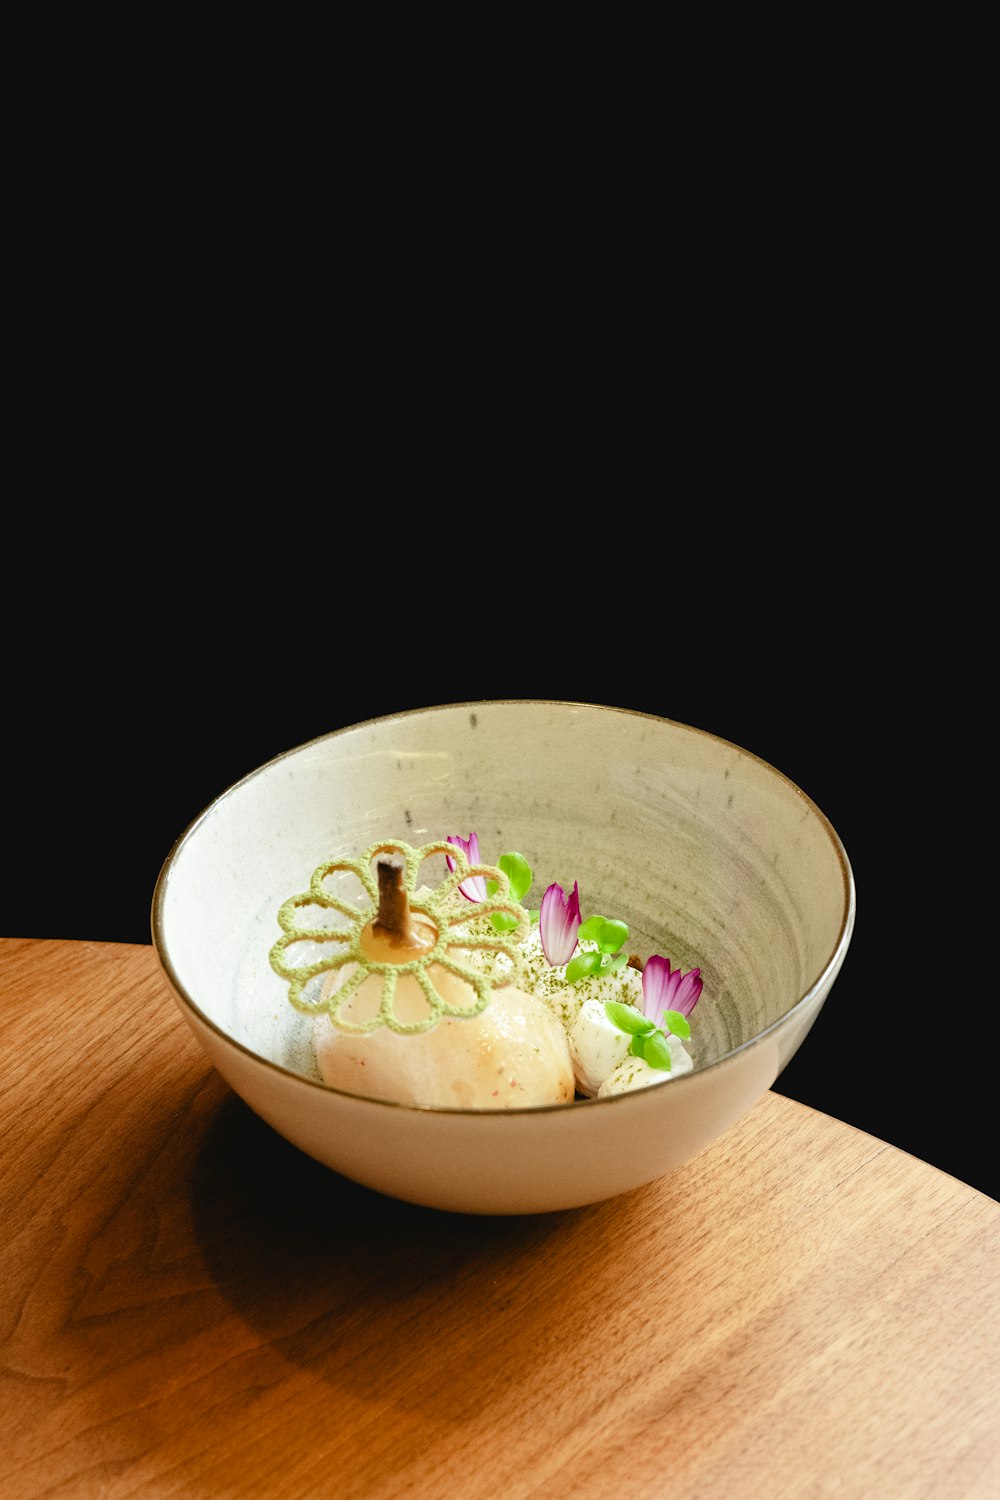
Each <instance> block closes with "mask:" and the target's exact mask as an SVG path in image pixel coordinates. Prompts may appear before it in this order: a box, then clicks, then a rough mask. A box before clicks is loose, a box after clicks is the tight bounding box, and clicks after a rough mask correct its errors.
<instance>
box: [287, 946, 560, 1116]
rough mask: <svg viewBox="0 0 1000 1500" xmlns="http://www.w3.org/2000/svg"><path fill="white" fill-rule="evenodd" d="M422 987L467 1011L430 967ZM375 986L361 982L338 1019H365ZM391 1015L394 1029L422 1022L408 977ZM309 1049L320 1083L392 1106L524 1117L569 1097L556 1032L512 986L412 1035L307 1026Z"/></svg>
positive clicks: (466, 990)
mask: <svg viewBox="0 0 1000 1500" xmlns="http://www.w3.org/2000/svg"><path fill="white" fill-rule="evenodd" d="M352 967H353V966H348V965H345V966H344V967H343V968H342V969H339V970H335V971H334V973H333V974H331V976H330V978H329V979H328V981H327V985H326V987H325V994H327V995H329V994H331V993H332V992H333V991H334V990H335V989H337V988H339V987H340V985H341V984H342V983H343V982H344V980H345V979H346V978H347V976H348V973H349V972H350V971H351V968H352ZM429 977H430V978H431V979H432V981H433V983H434V985H435V988H436V989H437V990H438V992H439V993H440V994H442V995H443V997H444V998H445V999H446V1000H447V1001H448V1003H449V1005H453V1006H459V1007H462V1008H471V1007H472V1006H473V1004H474V1001H475V993H474V991H473V990H472V987H471V986H470V985H468V984H466V983H465V982H464V981H463V980H461V979H459V978H457V977H456V976H455V975H454V974H451V973H450V972H449V971H447V970H445V969H442V968H440V966H438V965H431V967H430V970H429ZM381 986H382V979H381V976H380V975H378V974H373V975H371V976H370V977H369V978H368V979H366V980H364V982H363V983H362V984H361V985H360V986H359V987H358V989H357V991H356V992H355V994H354V995H353V996H352V997H351V1000H350V1001H349V1002H348V1005H347V1006H345V1008H344V1009H345V1019H347V1020H355V1021H356V1020H359V1019H363V1018H364V1017H365V1016H366V1015H371V1014H373V1013H374V1009H376V1008H377V1006H378V1001H379V996H380V994H381ZM394 1006H395V1010H396V1013H397V1015H398V1016H399V1018H400V1020H402V1021H408V1020H416V1019H419V1018H420V1017H422V1016H424V1015H426V1013H427V1002H426V1000H425V999H424V995H423V991H422V990H421V989H420V986H419V984H418V983H417V981H416V980H415V979H413V978H412V977H411V976H410V975H401V976H400V977H399V979H398V980H397V983H396V992H395V997H394ZM313 1044H314V1048H315V1053H316V1062H317V1065H318V1068H319V1072H320V1077H321V1078H322V1079H323V1082H324V1083H326V1084H329V1085H330V1086H331V1087H332V1088H338V1089H343V1090H345V1091H346V1092H348V1093H352V1094H365V1095H368V1096H369V1097H372V1098H377V1099H390V1100H394V1101H395V1102H396V1103H399V1104H414V1105H425V1106H431V1107H436V1108H454V1109H524V1108H528V1107H530V1106H532V1105H539V1104H566V1103H569V1102H570V1101H571V1100H572V1099H573V1097H574V1078H573V1064H572V1061H571V1059H570V1053H569V1044H568V1042H567V1040H566V1034H565V1032H564V1030H563V1028H562V1026H561V1025H560V1023H559V1021H558V1020H557V1019H556V1017H555V1016H553V1015H552V1013H551V1011H549V1010H548V1008H547V1007H546V1006H545V1005H544V1004H543V1003H542V1001H540V1000H538V999H536V997H535V996H534V995H530V994H527V993H526V992H525V991H524V990H520V989H517V988H516V987H515V986H513V985H507V986H505V987H503V988H502V989H494V990H493V992H492V994H491V997H490V1003H489V1005H488V1006H487V1007H486V1009H485V1010H483V1011H481V1012H480V1014H479V1015H472V1016H469V1017H464V1016H463V1017H457V1018H451V1017H446V1018H445V1019H443V1020H441V1021H439V1022H438V1023H437V1025H436V1026H434V1027H433V1028H432V1029H431V1030H429V1031H423V1032H419V1033H417V1034H415V1035H400V1034H399V1033H398V1032H395V1031H391V1030H389V1028H388V1027H385V1026H382V1027H379V1028H378V1030H375V1031H369V1032H364V1033H353V1032H345V1031H341V1030H339V1029H338V1028H337V1027H336V1026H334V1025H333V1023H332V1021H331V1020H330V1018H329V1016H327V1015H326V1014H321V1015H319V1016H317V1018H316V1020H315V1022H314V1030H313Z"/></svg>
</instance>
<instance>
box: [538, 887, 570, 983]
mask: <svg viewBox="0 0 1000 1500" xmlns="http://www.w3.org/2000/svg"><path fill="white" fill-rule="evenodd" d="M579 927H580V891H579V886H578V884H577V882H576V881H575V880H574V882H573V894H572V895H571V896H569V897H567V895H566V892H565V891H564V890H563V888H562V886H561V885H555V884H553V885H550V886H549V888H548V890H547V891H546V892H545V895H544V896H543V897H542V904H541V906H540V908H539V912H538V931H539V935H540V937H541V939H542V952H543V953H544V954H545V957H546V959H547V960H548V962H549V963H550V964H551V965H552V967H553V968H554V967H555V965H556V964H568V963H569V961H570V959H571V958H572V957H573V954H574V953H575V952H576V934H577V932H578V930H579Z"/></svg>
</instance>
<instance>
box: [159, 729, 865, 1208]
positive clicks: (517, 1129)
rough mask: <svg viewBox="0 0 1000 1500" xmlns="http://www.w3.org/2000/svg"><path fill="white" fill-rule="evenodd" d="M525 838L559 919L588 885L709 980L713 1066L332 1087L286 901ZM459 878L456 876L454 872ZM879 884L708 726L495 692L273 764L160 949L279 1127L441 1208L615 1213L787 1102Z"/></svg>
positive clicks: (588, 904) (226, 817)
mask: <svg viewBox="0 0 1000 1500" xmlns="http://www.w3.org/2000/svg"><path fill="white" fill-rule="evenodd" d="M472 830H475V831H476V832H477V833H478V835H479V842H480V848H481V850H482V853H483V858H484V859H487V860H489V859H496V858H497V857H499V855H500V854H501V853H502V852H503V851H504V850H507V849H519V850H520V851H521V852H522V853H523V854H524V855H525V856H526V857H527V859H528V860H529V863H530V864H531V866H532V869H533V870H534V872H535V876H536V886H535V887H533V889H532V891H531V892H530V893H529V897H528V901H529V904H532V905H537V904H538V900H539V898H540V896H541V892H542V890H543V889H544V887H545V885H547V884H548V883H549V882H550V881H553V880H556V881H559V882H560V883H561V884H562V885H563V886H564V887H566V888H569V887H571V885H572V882H573V881H574V880H576V881H578V882H579V886H580V894H581V901H582V905H583V908H584V911H585V913H587V912H592V911H600V912H603V913H605V914H606V915H613V916H616V917H622V918H624V920H625V921H627V922H628V923H629V926H630V929H631V932H630V936H629V941H628V945H627V946H628V948H629V950H630V951H632V952H638V953H640V954H642V956H643V957H647V956H648V955H649V954H650V953H654V952H655V953H661V954H664V955H666V956H668V957H670V958H671V960H672V961H673V962H674V963H680V964H682V965H683V967H685V968H690V967H693V966H695V965H698V966H700V967H701V970H702V975H703V978H704V984H705V988H704V993H703V996H702V999H701V1001H700V1003H699V1005H698V1008H697V1011H696V1013H695V1017H694V1018H693V1019H694V1021H695V1022H696V1024H695V1027H694V1038H693V1041H692V1044H691V1045H690V1047H689V1050H691V1051H692V1053H693V1055H694V1056H695V1069H694V1071H693V1072H692V1073H690V1074H688V1075H686V1076H684V1077H679V1078H676V1079H674V1080H671V1081H669V1082H667V1083H664V1084H662V1085H659V1086H657V1087H654V1088H649V1089H644V1090H641V1091H638V1092H635V1093H631V1094H625V1095H621V1096H618V1097H614V1098H609V1099H602V1100H597V1099H594V1100H588V1101H585V1102H577V1103H573V1104H567V1105H561V1106H550V1107H546V1108H541V1109H532V1110H513V1111H480V1112H474V1111H462V1110H431V1109H415V1108H409V1107H406V1106H401V1105H396V1104H388V1103H385V1102H381V1101H376V1100H370V1099H363V1098H358V1097H356V1096H352V1095H348V1094H343V1093H339V1092H337V1091H335V1090H332V1089H329V1088H326V1087H325V1086H324V1085H323V1084H322V1083H320V1082H319V1080H318V1077H317V1075H316V1073H315V1069H314V1064H313V1061H312V1057H311V1050H310V1039H309V1037H310V1023H309V1022H308V1020H306V1019H305V1018H303V1017H302V1016H300V1015H299V1014H298V1013H297V1012H296V1011H294V1010H293V1009H292V1008H291V1007H290V1006H289V1004H288V1001H287V986H286V985H285V983H284V982H283V981H282V980H281V979H280V978H279V977H278V976H277V975H276V974H275V973H274V971H273V970H272V968H271V966H270V963H269V958H268V954H269V951H270V947H271V945H272V943H273V942H274V941H275V939H276V937H277V936H278V927H277V920H276V913H277V910H278V907H279V906H280V904H281V902H282V901H283V900H284V899H285V898H286V897H287V896H289V895H291V894H293V893H294V892H296V891H301V890H304V889H306V888H307V886H308V882H309V877H310V875H311V874H312V871H313V869H314V868H315V867H316V866H318V865H319V864H321V863H322V862H323V861H324V860H329V859H332V858H335V857H339V856H342V855H347V856H352V857H353V856H355V855H356V854H358V853H359V852H360V851H361V850H362V849H364V848H366V847H368V846H369V845H371V844H373V843H374V842H376V841H377V840H378V839H381V838H401V839H403V840H405V841H406V842H408V843H410V844H413V845H420V844H423V843H428V842H430V841H432V840H434V839H438V838H442V837H445V836H446V835H447V834H449V833H460V834H462V835H463V836H465V837H467V836H468V834H469V833H470V832H471V831H472ZM442 869H443V864H442ZM854 912H855V891H854V880H853V876H852V872H851V868H850V864H849V861H848V858H847V855H846V853H845V851H844V849H843V846H842V844H841V842H840V839H839V838H838V836H837V834H836V832H835V831H834V829H833V828H832V827H831V826H830V823H829V822H828V820H827V819H826V817H825V816H824V815H823V813H822V812H821V811H820V809H818V808H817V807H816V806H815V804H814V803H813V802H812V801H811V800H810V799H809V798H808V797H807V796H806V795H805V794H804V793H803V792H802V791H801V790H800V789H799V788H798V787H796V786H795V785H794V784H793V783H792V782H790V781H789V780H788V779H787V778H786V777H785V776H783V775H782V774H781V772H780V771H778V770H776V769H775V768H774V767H772V766H769V765H767V764H766V763H764V762H762V761H761V760H759V759H758V758H757V757H756V756H754V755H752V754H750V753H749V752H747V751H745V750H743V749H741V748H739V747H738V746H737V745H734V744H731V743H729V742H728V741H724V740H721V739H719V738H718V737H716V736H714V735H712V734H708V733H706V732H704V731H701V730H699V729H696V728H692V727H690V726H688V725H684V724H679V723H676V722H674V721H671V720H668V719H662V718H657V717H654V716H651V715H647V714H642V713H638V712H633V711H629V710H623V709H617V708H612V707H605V706H601V705H595V704H581V703H568V702H548V701H534V700H520V701H518V700H515V701H489V702H479V703H468V704H452V705H443V706H440V707H434V708H428V709H417V710H413V711H410V712H406V713H402V714H399V715H394V716H392V717H386V718H381V719H375V720H371V721H368V722H365V723H362V724H358V725H354V726H351V727H349V728H346V729H342V730H338V731H336V732H334V733H332V734H330V735H327V736H324V737H322V738H320V739H317V740H314V741H311V742H310V743H308V744H306V745H302V746H299V747H297V748H295V749H293V750H290V751H288V752H287V753H286V754H284V755H281V756H279V757H278V758H276V759H275V760H273V761H270V762H269V763H268V764H266V765H264V766H262V767H260V768H259V769H258V770H255V771H253V772H252V773H251V774H249V775H248V776H246V777H245V778H244V779H243V780H241V781H240V782H238V783H237V784H236V785H235V786H233V787H231V788H229V789H228V790H227V791H225V792H223V793H222V794H221V795H220V796H219V797H218V798H217V799H216V801H215V802H213V803H212V805H211V806H210V807H209V808H207V809H206V810H205V812H204V813H203V814H202V815H201V817H199V818H198V819H196V820H195V822H194V823H192V824H191V826H190V827H189V828H188V829H187V830H186V831H185V832H184V833H183V834H182V835H181V837H180V838H179V839H178V841H177V843H176V844H175V846H174V848H173V849H172V850H171V851H170V853H169V855H168V857H167V859H166V860H165V862H164V865H163V868H162V870H161V873H160V877H159V879H158V881H157V885H156V889H155V892H154V896H153V909H152V936H153V943H154V946H155V948H156V951H157V954H158V957H159V959H160V962H161V964H162V966H163V969H164V972H165V974H166V976H167V978H168V980H169V982H170V984H171V987H172V989H173V992H174V994H175V996H176V999H177V1003H178V1005H179V1007H180V1010H181V1013H182V1015H183V1016H184V1018H185V1020H186V1022H187V1023H188V1025H189V1026H190V1027H191V1029H192V1031H193V1032H194V1034H195V1036H196V1037H197V1038H198V1040H199V1041H200V1043H201V1045H202V1046H203V1047H204V1049H205V1051H206V1053H207V1054H208V1056H209V1058H210V1059H211V1061H212V1062H213V1064H214V1065H215V1066H216V1068H218V1070H219V1072H220V1073H221V1074H222V1075H223V1077H224V1078H225V1079H226V1080H227V1081H228V1083H229V1084H230V1086H231V1087H232V1088H233V1089H234V1090H235V1091H236V1093H237V1094H239V1095H240V1096H241V1097H242V1098H243V1099H244V1100H245V1101H246V1103H247V1104H248V1105H250V1107H251V1108H253V1109H254V1110H255V1111H256V1112H257V1113H258V1114H259V1115H260V1116H261V1117H262V1118H263V1119H265V1120H266V1121H267V1122H268V1123H269V1124H270V1125H271V1126H273V1128H274V1129H275V1130H277V1131H279V1132H280V1133H281V1134H282V1135H283V1136H285V1137H287V1139H289V1140H290V1141H292V1142H293V1143H294V1144H295V1145H297V1146H298V1147H300V1148H301V1149H302V1150H303V1151H306V1152H308V1154H309V1155H310V1156H313V1157H315V1158H316V1159H318V1160H319V1161H321V1162H324V1163H325V1164H326V1165H327V1166H329V1167H331V1168H333V1169H334V1170H335V1171H338V1172H341V1173H343V1174H344V1175H345V1176H347V1177H350V1178H352V1179H354V1180H355V1181H358V1182H360V1183H363V1184H365V1185H366V1186H368V1187H371V1188H374V1189H376V1190H378V1191H381V1192H384V1193H387V1194H389V1195H390V1196H394V1197H398V1198H402V1199H406V1200H408V1201H411V1202H417V1203H422V1204H426V1205H427V1206H429V1207H434V1208H441V1209H447V1210H453V1211H461V1212H472V1213H500V1214H509V1213H531V1212H543V1211H550V1210H555V1209H562V1208H570V1207H575V1206H579V1205H581V1204H584V1203H592V1202H597V1201H599V1200H601V1199H605V1198H609V1197H613V1196H615V1195H617V1194H619V1193H623V1192H626V1191H629V1190H630V1189H632V1188H636V1187H639V1186H641V1185H642V1184H644V1183H647V1182H650V1181H652V1180H654V1179H655V1178H657V1177H660V1176H662V1175H664V1174H665V1173H667V1172H669V1171H671V1170H672V1169H673V1168H675V1167H677V1166H680V1165H681V1164H683V1163H684V1162H686V1161H688V1160H689V1159H690V1158H691V1157H692V1156H694V1155H695V1154H696V1153H697V1152H698V1151H700V1150H702V1149H703V1148H704V1147H705V1146H707V1145H708V1144H709V1143H710V1142H711V1141H712V1140H714V1139H716V1138H717V1137H718V1136H719V1135H721V1134H722V1133H723V1132H724V1131H726V1130H728V1129H729V1128H730V1127H731V1126H732V1125H733V1124H735V1122H736V1121H737V1120H738V1119H740V1117H741V1116H742V1115H743V1114H745V1113H746V1111H747V1110H749V1109H750V1108H751V1107H752V1106H753V1105H754V1104H755V1103H756V1102H757V1100H758V1099H759V1098H760V1097H761V1096H762V1095H763V1094H764V1093H765V1092H766V1090H767V1089H768V1088H770V1086H771V1084H772V1083H773V1082H774V1080H775V1079H776V1077H777V1076H778V1074H779V1073H780V1071H781V1069H782V1068H783V1067H784V1066H785V1064H786V1063H787V1062H788V1060H789V1059H790V1058H791V1057H792V1055H793V1054H794V1052H795V1051H796V1050H797V1048H798V1047H799V1046H800V1044H801V1043H802V1041H803V1038H804V1037H805V1036H806V1034H807V1032H808V1031H809V1028H810V1027H811V1025H812V1023H813V1022H814V1020H815V1019H816V1016H817V1015H818V1013H819V1010H820V1008H821V1006H822V1005H823V1003H824V1001H825V1000H826V997H827V995H828V994H829V991H830V988H831V986H832V985H833V982H834V980H835V978H836V976H837V974H838V972H839V970H840V967H841V965H842V963H843V961H844V957H845V955H846V953H847V949H848V946H849V943H850V940H851V934H852V930H853V924H854Z"/></svg>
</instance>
